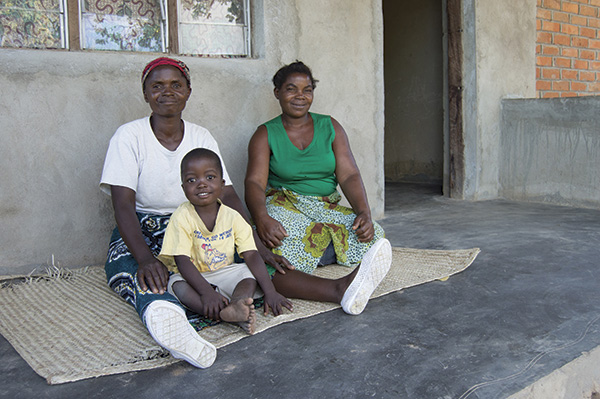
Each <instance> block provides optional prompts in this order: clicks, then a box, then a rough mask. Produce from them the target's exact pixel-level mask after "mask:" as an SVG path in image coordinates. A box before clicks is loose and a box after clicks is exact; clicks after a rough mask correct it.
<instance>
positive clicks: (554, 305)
mask: <svg viewBox="0 0 600 399" xmlns="http://www.w3.org/2000/svg"><path fill="white" fill-rule="evenodd" d="M380 222H381V225H382V226H383V227H384V229H385V230H386V234H387V237H388V238H389V239H390V241H391V242H392V245H394V246H402V247H413V248H427V249H459V248H471V247H479V248H481V253H480V254H479V256H478V257H477V259H476V260H475V262H474V263H473V264H472V265H471V266H470V267H469V268H468V269H467V270H465V271H464V272H462V273H459V274H457V275H455V276H453V277H451V278H450V279H449V280H447V281H445V282H441V281H436V282H432V283H428V284H424V285H421V286H417V287H412V288H409V289H406V290H404V291H402V292H398V293H392V294H389V295H386V296H384V297H381V298H378V299H375V300H373V301H371V302H370V303H369V305H368V306H367V308H366V310H365V312H364V313H363V314H362V315H360V316H348V315H346V314H345V313H343V312H342V311H341V310H335V311H331V312H328V313H324V314H320V315H317V316H314V317H310V318H308V319H304V320H298V321H294V322H291V323H287V324H283V325H280V326H277V327H275V328H272V329H270V330H267V331H265V332H263V333H260V334H257V335H255V336H252V337H249V338H246V339H243V340H241V341H239V342H237V343H235V344H232V345H229V346H227V347H225V348H222V349H219V351H218V357H217V361H216V362H215V364H214V365H213V366H212V367H211V368H209V369H207V370H199V369H195V368H193V367H191V366H189V365H187V364H186V363H177V364H175V365H172V366H169V367H165V368H161V369H155V370H148V371H143V372H135V373H126V374H121V375H115V376H107V377H101V378H96V379H90V380H85V381H80V382H75V383H69V384H64V385H58V386H48V385H47V384H46V382H45V381H44V380H43V379H42V378H41V377H39V376H38V375H37V374H35V373H34V372H33V371H32V370H31V369H30V368H29V366H27V364H26V363H25V362H24V361H23V360H22V359H21V358H20V356H19V355H18V354H17V353H16V352H15V351H14V349H12V347H11V346H10V345H9V344H8V343H7V342H6V341H5V340H4V339H3V338H0V358H1V359H2V362H0V385H1V386H2V388H0V397H7V398H61V399H66V398H82V397H85V398H86V399H92V398H121V397H125V396H126V395H127V396H131V397H135V398H137V397H139V398H161V399H163V398H171V397H175V396H178V397H182V398H186V397H207V398H227V399H232V398H325V397H326V398H367V397H369V398H370V397H374V398H418V399H420V398H444V399H448V398H460V399H466V398H471V399H473V398H485V399H493V398H506V397H508V396H510V395H511V394H513V393H515V392H517V391H519V390H521V389H523V388H525V387H526V386H528V385H529V384H531V383H533V382H535V381H536V380H538V379H540V378H542V377H543V376H545V375H547V374H549V373H551V372H552V371H554V370H556V369H558V368H560V367H562V366H563V365H564V364H566V363H568V362H570V361H572V360H573V359H575V358H577V357H579V356H580V355H581V354H582V353H583V352H587V351H590V350H592V349H594V348H596V347H597V346H598V345H599V344H600V321H599V319H600V301H598V287H599V283H600V268H599V267H598V258H599V251H598V248H600V211H599V210H592V209H575V208H567V207H559V206H551V205H544V204H530V203H516V202H509V201H504V200H493V201H482V202H467V201H458V200H452V199H449V198H445V197H442V196H441V193H440V189H439V188H438V187H433V186H416V185H400V184H390V185H388V186H387V187H386V215H385V218H384V219H383V220H381V221H380ZM596 366H597V365H596ZM587 397H588V398H589V397H591V393H590V396H587Z"/></svg>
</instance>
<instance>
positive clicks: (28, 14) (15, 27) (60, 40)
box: [0, 0, 66, 48]
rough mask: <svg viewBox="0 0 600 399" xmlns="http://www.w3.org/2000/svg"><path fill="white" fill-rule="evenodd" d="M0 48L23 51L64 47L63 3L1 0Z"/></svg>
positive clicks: (37, 0)
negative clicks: (23, 49) (14, 48)
mask: <svg viewBox="0 0 600 399" xmlns="http://www.w3.org/2000/svg"><path fill="white" fill-rule="evenodd" d="M0 45H1V46H2V47H21V48H65V45H66V25H65V12H64V3H63V0H2V2H1V3H0Z"/></svg>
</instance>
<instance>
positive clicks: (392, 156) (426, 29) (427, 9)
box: [383, 0, 444, 184]
mask: <svg viewBox="0 0 600 399" xmlns="http://www.w3.org/2000/svg"><path fill="white" fill-rule="evenodd" d="M442 13H443V9H442V6H441V5H440V1H439V0H422V1H398V0H386V1H384V4H383V17H384V35H385V39H384V69H385V94H386V95H385V110H386V112H385V177H386V180H387V181H409V182H427V183H437V184H441V182H442V177H443V170H444V151H443V144H444V142H443V135H444V127H443V121H444V117H443V107H442V105H443V59H444V54H443V47H442V45H443V43H442V42H443V36H442Z"/></svg>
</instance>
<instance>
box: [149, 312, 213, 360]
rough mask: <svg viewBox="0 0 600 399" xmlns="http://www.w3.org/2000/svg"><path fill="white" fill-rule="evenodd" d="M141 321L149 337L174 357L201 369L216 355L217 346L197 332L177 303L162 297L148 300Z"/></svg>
mask: <svg viewBox="0 0 600 399" xmlns="http://www.w3.org/2000/svg"><path fill="white" fill-rule="evenodd" d="M144 321H145V324H146V328H148V331H149V332H150V335H152V338H154V340H155V341H156V342H157V343H158V344H159V345H160V346H162V347H163V348H165V349H167V350H168V351H169V352H171V355H173V357H174V358H176V359H183V360H185V361H186V362H188V363H190V364H192V365H194V366H196V367H200V368H207V367H210V366H211V365H212V364H213V363H214V361H215V359H216V358H217V348H215V346H214V345H213V344H211V343H210V342H208V341H206V340H204V339H203V338H201V337H200V335H198V333H197V332H196V330H194V328H193V327H192V326H191V325H190V323H189V322H188V319H187V317H186V316H185V311H184V310H183V309H182V308H180V307H179V306H177V305H175V304H173V303H170V302H167V301H162V300H158V301H154V302H151V303H150V304H149V305H148V307H147V308H146V311H145V312H144Z"/></svg>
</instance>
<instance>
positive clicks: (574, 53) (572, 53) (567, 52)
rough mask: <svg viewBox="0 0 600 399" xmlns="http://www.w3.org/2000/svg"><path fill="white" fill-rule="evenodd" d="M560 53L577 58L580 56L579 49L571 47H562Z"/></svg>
mask: <svg viewBox="0 0 600 399" xmlns="http://www.w3.org/2000/svg"><path fill="white" fill-rule="evenodd" d="M560 55H562V56H563V57H571V58H576V57H578V56H579V50H577V49H576V48H571V47H563V48H561V49H560Z"/></svg>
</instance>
